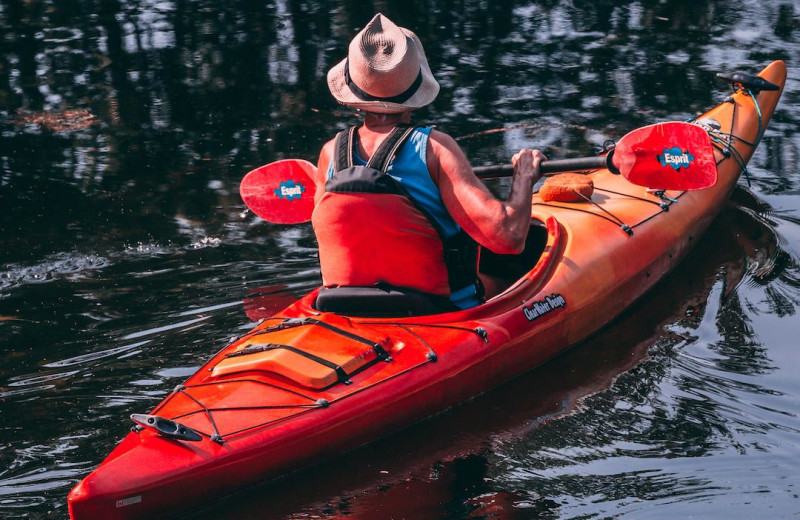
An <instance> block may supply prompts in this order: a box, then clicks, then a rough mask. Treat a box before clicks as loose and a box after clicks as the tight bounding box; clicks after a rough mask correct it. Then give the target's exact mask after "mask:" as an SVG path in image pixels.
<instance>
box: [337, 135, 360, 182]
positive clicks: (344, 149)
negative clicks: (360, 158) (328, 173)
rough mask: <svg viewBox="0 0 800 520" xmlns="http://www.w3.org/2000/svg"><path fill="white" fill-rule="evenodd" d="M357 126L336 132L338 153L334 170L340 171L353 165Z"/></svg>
mask: <svg viewBox="0 0 800 520" xmlns="http://www.w3.org/2000/svg"><path fill="white" fill-rule="evenodd" d="M356 128H358V127H355V126H351V127H350V128H348V129H347V130H342V131H341V132H339V133H338V134H336V144H335V145H334V147H335V149H336V154H335V155H334V157H333V171H334V173H335V172H338V171H341V170H344V169H345V168H350V167H351V166H353V155H354V154H355V144H356V140H355V135H356Z"/></svg>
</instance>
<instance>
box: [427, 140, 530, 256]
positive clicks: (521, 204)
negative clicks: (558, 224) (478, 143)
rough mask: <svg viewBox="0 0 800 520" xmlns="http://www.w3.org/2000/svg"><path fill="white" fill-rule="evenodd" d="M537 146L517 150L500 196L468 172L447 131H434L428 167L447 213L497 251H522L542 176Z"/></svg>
mask: <svg viewBox="0 0 800 520" xmlns="http://www.w3.org/2000/svg"><path fill="white" fill-rule="evenodd" d="M542 160H544V155H543V154H542V153H541V152H540V151H539V150H527V149H525V150H520V151H519V152H518V153H517V154H515V155H514V157H513V158H512V164H514V177H513V180H512V184H511V193H510V194H509V197H508V199H507V200H505V201H501V200H498V199H497V198H496V197H495V196H494V195H492V193H491V192H490V191H489V190H488V188H486V186H485V185H484V184H483V182H482V181H481V180H480V179H478V178H477V177H476V176H475V174H474V173H473V172H472V166H470V164H469V162H468V161H467V157H466V156H465V155H464V152H463V151H462V150H461V148H460V147H459V146H458V144H457V143H456V142H455V140H454V139H453V138H452V137H450V136H449V135H447V134H445V133H442V132H439V131H436V130H434V131H432V132H431V138H430V140H429V142H428V156H427V163H428V170H429V171H430V173H431V176H432V178H433V179H434V181H436V182H437V183H438V185H439V192H440V193H441V196H442V200H443V201H444V204H445V206H446V207H447V210H448V212H449V213H450V215H451V216H452V217H453V219H454V220H455V221H456V222H457V223H458V225H460V226H461V227H462V228H463V229H464V230H465V231H466V232H467V233H468V234H469V235H470V236H471V237H472V238H474V239H475V240H476V241H477V242H478V243H480V244H481V245H482V246H484V247H487V248H488V249H490V250H491V251H494V252H495V253H499V254H517V253H521V252H522V250H523V248H524V247H525V238H526V237H527V235H528V229H529V228H530V218H531V193H532V191H533V185H534V184H535V183H536V181H537V180H539V178H540V177H541V173H540V172H539V163H540V162H541V161H542Z"/></svg>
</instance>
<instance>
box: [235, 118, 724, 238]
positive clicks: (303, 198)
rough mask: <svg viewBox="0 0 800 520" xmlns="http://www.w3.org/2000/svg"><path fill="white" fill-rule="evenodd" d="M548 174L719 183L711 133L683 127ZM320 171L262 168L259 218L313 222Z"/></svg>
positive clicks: (652, 131) (484, 174)
mask: <svg viewBox="0 0 800 520" xmlns="http://www.w3.org/2000/svg"><path fill="white" fill-rule="evenodd" d="M540 168H541V171H542V173H557V172H569V171H581V170H598V169H601V168H608V169H609V170H610V171H612V172H614V173H620V174H622V176H623V177H625V178H626V179H627V180H628V181H630V182H631V183H633V184H636V185H639V186H645V187H647V188H652V189H658V190H680V191H686V190H699V189H703V188H708V187H710V186H713V185H714V183H716V181H717V164H716V160H715V158H714V149H713V147H712V145H711V140H710V139H709V137H708V134H707V133H706V131H705V130H704V129H703V128H702V127H700V126H697V125H693V124H689V123H680V122H669V123H658V124H655V125H649V126H644V127H642V128H637V129H636V130H633V131H632V132H630V133H628V134H626V135H625V136H623V137H622V139H620V140H619V142H618V143H617V144H616V146H615V147H614V149H613V150H612V151H611V152H609V153H608V154H606V155H598V156H593V157H581V158H577V159H560V160H552V161H544V162H542V163H541V166H540ZM473 171H474V172H475V175H477V176H478V177H480V178H484V179H485V178H494V177H505V176H509V175H511V174H513V172H514V168H513V167H512V166H511V165H510V164H502V165H494V166H478V167H475V168H473ZM315 174H316V167H315V166H314V165H313V164H311V163H310V162H308V161H304V160H301V159H284V160H281V161H277V162H273V163H269V164H266V165H264V166H261V167H259V168H256V169H255V170H253V171H251V172H249V173H248V174H247V175H245V176H244V178H243V179H242V182H241V184H240V186H239V193H240V194H241V196H242V200H244V203H245V204H246V205H247V207H248V208H250V209H251V210H252V211H253V213H255V214H256V215H258V216H259V217H261V218H263V219H264V220H266V221H268V222H272V223H274V224H297V223H301V222H308V220H309V219H310V218H311V212H312V211H313V210H314V193H315V191H316V185H315V184H314V175H315Z"/></svg>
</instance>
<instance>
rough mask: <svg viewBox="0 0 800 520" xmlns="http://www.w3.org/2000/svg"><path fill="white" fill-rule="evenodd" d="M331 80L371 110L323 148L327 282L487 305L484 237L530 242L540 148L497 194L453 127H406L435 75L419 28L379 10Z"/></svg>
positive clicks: (318, 226)
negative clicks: (480, 267) (505, 191)
mask: <svg viewBox="0 0 800 520" xmlns="http://www.w3.org/2000/svg"><path fill="white" fill-rule="evenodd" d="M328 86H329V88H330V91H331V93H332V94H333V96H334V98H336V100H337V101H339V102H340V103H342V104H344V105H347V106H350V107H354V108H357V109H360V110H363V111H365V113H366V115H365V117H364V124H363V125H362V126H360V127H358V128H355V127H354V128H352V129H350V130H346V131H344V132H341V133H340V134H339V135H338V136H337V138H335V139H333V140H331V141H329V142H327V143H326V144H325V145H324V146H323V148H322V152H321V153H320V157H319V162H318V171H317V172H318V173H317V175H318V177H317V178H316V179H315V180H316V183H317V195H316V199H315V209H314V213H313V216H312V223H313V226H314V231H315V233H316V235H317V239H318V242H319V254H320V264H321V268H322V277H323V284H324V285H325V287H326V288H337V287H347V288H352V287H364V288H367V287H374V286H378V287H381V288H382V290H384V291H388V290H399V291H401V292H405V293H407V292H412V293H415V294H416V293H419V294H423V295H426V296H429V297H430V299H431V301H435V302H436V305H435V307H436V308H438V309H440V310H448V309H466V308H469V307H473V306H475V305H478V304H480V303H481V301H482V299H481V298H482V289H481V285H480V282H479V280H478V277H477V244H480V245H481V246H483V247H486V248H488V249H490V250H491V251H494V252H496V253H500V254H514V253H519V252H521V251H522V249H523V248H524V246H525V238H526V236H527V233H528V229H529V226H530V214H531V192H532V189H533V185H534V183H535V182H536V181H537V180H538V179H539V178H540V176H541V174H540V172H539V163H540V162H541V161H542V160H543V159H544V156H543V155H542V153H541V152H540V151H538V150H527V149H525V150H521V151H519V152H518V153H517V154H515V155H514V157H513V158H512V164H513V165H514V177H513V181H512V186H511V193H510V195H509V197H508V199H507V200H505V201H501V200H498V199H497V198H495V197H494V196H493V195H492V194H491V192H489V190H488V189H487V188H486V186H484V184H483V183H482V182H481V181H480V180H479V179H478V178H477V177H476V176H475V174H474V173H473V171H472V168H471V166H470V164H469V162H468V161H467V158H466V156H465V155H464V153H463V151H462V150H461V149H460V148H459V146H458V145H457V144H456V142H455V140H454V139H453V138H452V137H450V136H449V135H447V134H445V133H442V132H439V131H437V130H433V129H432V128H430V127H419V128H414V127H411V126H409V125H410V122H411V112H412V111H414V110H416V109H419V108H422V107H424V106H426V105H428V104H430V103H431V102H432V101H433V100H434V99H435V98H436V95H437V94H438V93H439V84H438V83H437V82H436V80H435V79H434V77H433V74H432V73H431V70H430V67H429V66H428V62H427V58H426V56H425V51H424V50H423V48H422V44H421V43H420V41H419V39H418V38H417V36H416V35H415V34H414V33H412V32H411V31H409V30H407V29H404V28H401V27H398V26H397V25H395V24H394V23H392V21H391V20H389V19H388V18H386V17H385V16H383V15H382V14H377V15H376V16H375V17H374V18H373V19H372V20H371V21H370V22H369V23H368V24H367V26H366V27H364V29H362V30H361V32H359V33H358V34H357V35H356V37H355V38H354V39H353V41H352V42H351V43H350V46H349V50H348V54H347V58H345V59H344V60H342V61H341V62H340V63H338V64H337V65H335V66H334V67H333V68H332V69H331V70H330V71H329V72H328ZM476 243H477V244H476ZM333 292H334V293H335V291H333ZM328 296H329V295H328ZM326 298H327V296H326V295H325V294H324V293H321V295H320V299H319V300H318V306H320V308H321V309H323V310H338V308H336V305H333V306H328V307H327V308H326V303H327V300H326ZM426 312H429V311H426Z"/></svg>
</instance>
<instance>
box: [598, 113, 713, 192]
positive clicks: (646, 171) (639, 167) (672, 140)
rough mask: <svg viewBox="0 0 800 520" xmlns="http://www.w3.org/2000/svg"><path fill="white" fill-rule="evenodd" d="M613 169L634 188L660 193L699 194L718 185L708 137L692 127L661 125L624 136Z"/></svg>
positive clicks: (677, 123) (703, 132)
mask: <svg viewBox="0 0 800 520" xmlns="http://www.w3.org/2000/svg"><path fill="white" fill-rule="evenodd" d="M613 163H614V166H615V167H616V168H617V169H618V170H619V171H620V173H622V175H623V176H624V177H625V178H626V179H628V180H629V181H630V182H632V183H633V184H638V185H639V186H646V187H648V188H653V189H659V190H699V189H703V188H708V187H710V186H713V185H714V184H715V183H716V182H717V162H716V159H715V157H714V148H713V146H712V145H711V139H710V138H709V137H708V133H707V132H706V131H705V130H704V129H703V128H702V127H700V126H697V125H693V124H689V123H679V122H670V123H658V124H655V125H650V126H644V127H642V128H638V129H636V130H634V131H632V132H631V133H629V134H627V135H625V136H624V137H623V138H622V139H620V141H619V143H617V146H616V148H615V149H614V157H613Z"/></svg>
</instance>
